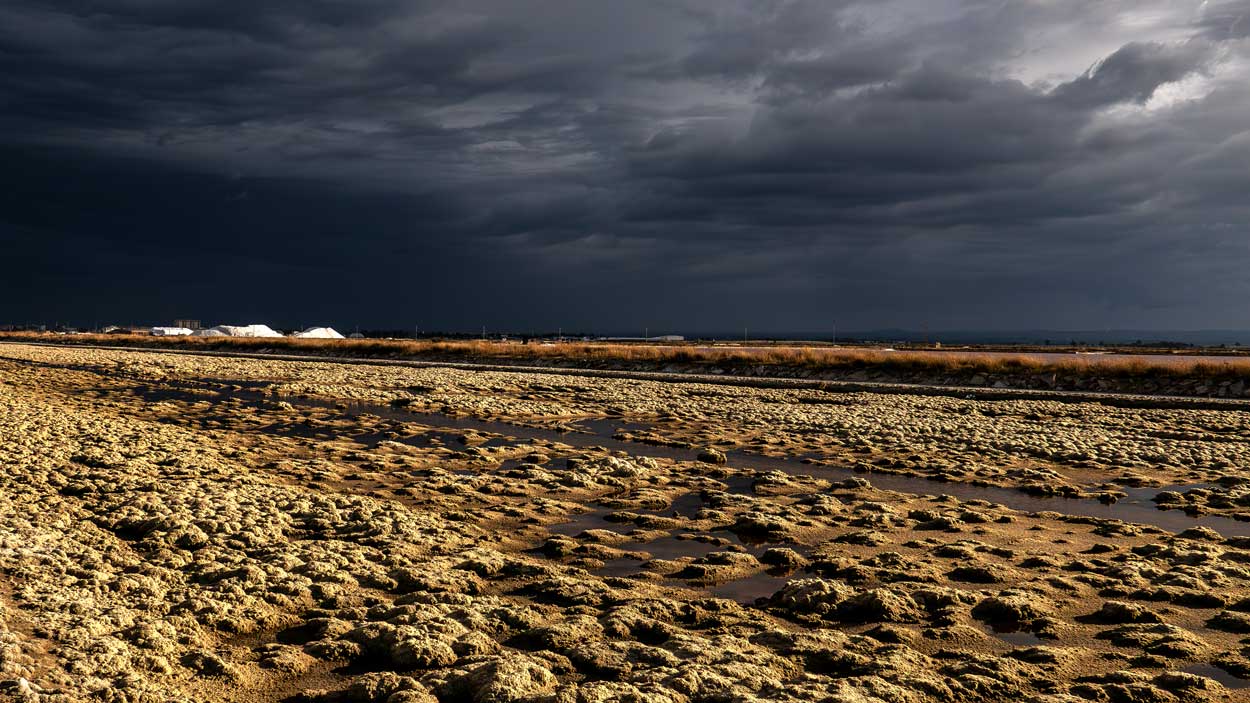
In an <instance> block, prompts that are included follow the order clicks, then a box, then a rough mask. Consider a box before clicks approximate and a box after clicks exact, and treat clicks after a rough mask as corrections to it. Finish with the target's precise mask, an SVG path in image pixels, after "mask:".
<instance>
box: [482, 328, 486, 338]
mask: <svg viewBox="0 0 1250 703" xmlns="http://www.w3.org/2000/svg"><path fill="white" fill-rule="evenodd" d="M482 341H483V342H485V341H486V325H482Z"/></svg>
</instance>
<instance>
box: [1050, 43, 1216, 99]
mask: <svg viewBox="0 0 1250 703" xmlns="http://www.w3.org/2000/svg"><path fill="white" fill-rule="evenodd" d="M1211 48H1212V47H1211V46H1210V45H1208V44H1207V43H1205V42H1196V41H1195V42H1189V43H1186V44H1183V45H1181V46H1169V45H1166V44H1158V43H1150V44H1142V43H1137V42H1134V43H1131V44H1126V45H1124V46H1123V47H1122V48H1120V49H1119V50H1117V51H1116V52H1115V53H1114V54H1112V55H1110V56H1108V57H1107V58H1106V59H1104V60H1102V61H1100V62H1099V63H1098V65H1096V66H1094V67H1093V68H1091V69H1089V71H1087V72H1086V73H1085V75H1083V76H1081V77H1080V78H1077V79H1076V80H1074V81H1072V82H1071V83H1066V84H1064V85H1062V86H1060V87H1059V89H1057V90H1056V91H1055V97H1056V98H1057V99H1058V100H1059V101H1060V102H1063V103H1066V104H1069V105H1073V106H1077V107H1085V108H1090V107H1101V106H1104V105H1109V104H1113V103H1118V102H1125V101H1132V102H1136V103H1139V104H1141V103H1145V102H1146V101H1147V100H1149V99H1150V98H1151V96H1153V95H1154V93H1155V91H1156V90H1158V89H1159V87H1160V86H1163V85H1167V84H1168V83H1175V82H1177V81H1179V80H1181V79H1183V78H1185V77H1186V76H1189V75H1190V74H1192V73H1198V72H1200V71H1202V70H1203V69H1204V68H1205V67H1206V65H1207V63H1208V62H1209V61H1210V59H1211Z"/></svg>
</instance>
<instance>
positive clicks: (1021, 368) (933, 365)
mask: <svg viewBox="0 0 1250 703" xmlns="http://www.w3.org/2000/svg"><path fill="white" fill-rule="evenodd" d="M0 340H9V341H31V342H44V343H47V342H52V343H60V344H94V345H107V346H131V347H134V346H139V347H146V348H159V349H186V350H197V351H233V352H278V353H290V354H309V355H322V356H335V357H344V358H361V359H412V360H438V361H451V360H456V361H477V362H492V361H496V362H509V363H521V362H524V361H527V360H529V361H533V362H539V363H551V364H560V365H569V366H596V365H626V366H629V365H636V366H637V367H640V368H642V367H647V368H652V367H657V366H668V365H685V366H690V367H695V368H694V369H693V370H698V368H707V369H712V368H719V369H724V370H729V371H749V370H753V369H756V368H758V367H764V368H765V369H776V370H780V369H802V370H809V371H816V372H839V371H846V372H854V371H859V370H876V371H882V372H887V373H896V374H900V375H901V374H928V375H932V376H971V375H975V374H985V375H1047V376H1049V375H1051V374H1058V375H1062V376H1077V377H1098V378H1119V379H1148V378H1159V379H1182V378H1193V379H1215V380H1230V379H1231V380H1237V379H1244V380H1247V381H1248V382H1250V358H1246V359H1232V360H1225V359H1221V360H1200V359H1176V358H1171V357H1169V356H1167V355H1138V356H1133V357H1103V356H1097V355H1080V356H1078V355H1075V354H1074V355H1072V357H1070V358H1066V357H1065V358H1061V359H1056V358H1054V357H1053V356H1050V357H1045V356H1037V355H1031V354H1028V353H1019V354H1012V353H1003V352H981V353H978V352H965V351H960V352H941V351H924V352H921V351H883V350H873V349H844V348H831V347H804V346H774V347H766V348H733V347H697V346H691V345H652V344H610V343H595V342H571V343H560V344H519V343H515V342H511V343H509V342H489V341H416V340H411V341H408V340H376V339H361V340H356V339H348V340H327V339H294V338H272V339H254V338H241V337H147V336H138V335H73V336H64V335H51V334H33V333H0Z"/></svg>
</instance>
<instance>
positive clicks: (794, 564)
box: [760, 547, 807, 570]
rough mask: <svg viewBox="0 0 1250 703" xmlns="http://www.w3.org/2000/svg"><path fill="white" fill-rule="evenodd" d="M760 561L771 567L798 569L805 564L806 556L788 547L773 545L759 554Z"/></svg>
mask: <svg viewBox="0 0 1250 703" xmlns="http://www.w3.org/2000/svg"><path fill="white" fill-rule="evenodd" d="M760 561H761V562H762V563H764V564H767V565H769V566H772V567H779V568H783V569H790V570H794V569H800V568H802V567H804V566H806V565H807V558H806V557H804V556H803V555H802V554H799V553H798V552H796V551H794V550H793V549H790V548H788V547H773V548H772V549H768V550H767V551H765V552H764V553H763V554H761V555H760Z"/></svg>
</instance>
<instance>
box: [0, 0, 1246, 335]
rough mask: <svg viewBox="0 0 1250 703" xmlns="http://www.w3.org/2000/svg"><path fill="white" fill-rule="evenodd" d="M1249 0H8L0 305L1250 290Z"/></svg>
mask: <svg viewBox="0 0 1250 703" xmlns="http://www.w3.org/2000/svg"><path fill="white" fill-rule="evenodd" d="M1247 17H1250V1H1246V0H1224V1H1222V2H1214V1H1210V0H1208V1H1207V2H1189V1H1184V2H1175V1H1167V2H1163V1H1159V0H1135V1H1131V2H1130V1H1128V0H1109V1H1107V2H1100V3H1088V2H1079V1H1077V0H1047V1H1045V2H1042V1H1041V0H1033V1H1030V2H1024V1H1018V0H1008V1H1007V2H985V1H982V0H941V1H938V2H933V1H931V0H926V1H924V2H921V1H920V0H887V1H886V2H879V1H875V2H855V1H852V0H833V1H830V0H769V1H766V2H758V1H749V0H732V1H731V0H642V1H640V2H636V3H586V2H581V1H579V0H537V1H536V2H527V3H516V2H510V1H506V0H493V1H492V0H471V1H468V2H456V3H451V2H435V1H433V0H420V1H417V2H413V1H412V0H353V1H352V2H347V1H339V0H317V1H314V2H286V1H279V2H269V3H243V2H206V1H205V0H161V2H150V1H148V0H90V1H88V0H69V1H64V0H62V1H60V2H35V1H32V0H16V1H15V2H8V3H5V4H4V6H3V7H0V153H3V154H4V155H5V158H4V159H3V161H0V163H3V164H5V166H4V169H3V176H2V178H3V179H4V183H3V186H4V192H3V194H0V204H2V206H3V207H2V208H0V240H2V241H3V242H4V243H5V248H6V250H7V251H9V252H10V257H9V258H10V261H12V262H14V263H13V265H12V269H13V275H11V276H8V277H7V283H0V298H2V300H0V321H5V320H8V321H22V320H25V319H31V320H38V319H73V320H77V321H80V322H89V321H91V320H93V319H96V320H99V319H115V320H119V321H124V320H125V319H127V318H130V317H133V318H138V319H162V318H164V317H172V316H174V315H175V314H178V315H179V316H181V313H185V314H187V315H192V316H198V317H203V318H206V319H223V320H224V319H231V320H233V319H235V318H237V317H240V316H257V317H258V318H259V317H263V318H265V319H267V320H273V321H274V322H276V323H280V324H297V323H299V322H303V321H312V320H313V319H327V320H330V321H333V322H335V323H337V324H341V325H347V324H361V325H379V324H394V325H395V326H397V327H402V326H407V325H409V324H413V323H414V322H420V323H421V324H422V325H423V326H425V327H426V328H433V327H442V328H448V329H450V328H462V329H471V328H477V327H479V326H480V325H483V324H484V325H487V326H489V327H492V328H499V327H503V326H508V327H512V328H514V329H518V330H522V331H524V330H525V329H526V328H527V327H535V328H554V327H556V326H563V327H565V328H566V329H567V328H576V327H582V328H595V329H622V328H632V327H636V326H642V325H647V326H649V327H651V328H652V329H670V328H671V329H674V330H686V331H698V330H715V329H734V328H741V327H742V326H744V325H749V326H751V327H752V328H754V329H758V330H760V331H764V330H768V329H772V330H778V331H779V330H787V329H788V330H820V329H824V328H825V327H826V326H827V325H829V324H831V323H832V322H833V321H835V320H836V321H837V324H838V325H839V326H840V327H843V328H851V327H885V326H910V327H919V326H921V325H927V326H929V327H930V328H934V329H936V328H941V327H983V328H1012V327H1044V326H1051V327H1100V328H1101V327H1156V328H1164V327H1238V326H1240V327H1250V312H1247V311H1246V310H1245V307H1244V306H1243V305H1241V304H1240V301H1242V300H1244V299H1245V294H1246V293H1247V290H1246V289H1247V287H1248V285H1247V283H1246V282H1245V281H1246V280H1247V279H1246V277H1245V276H1244V274H1243V272H1244V271H1245V270H1246V268H1247V265H1248V264H1250V224H1247V223H1250V198H1247V197H1246V194H1247V193H1250V20H1248V19H1247ZM188 266H190V267H191V268H192V269H193V270H191V271H190V272H187V271H186V269H187V267H188ZM154 290H159V291H160V294H159V295H154V294H153V291H154ZM242 321H250V320H242Z"/></svg>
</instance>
